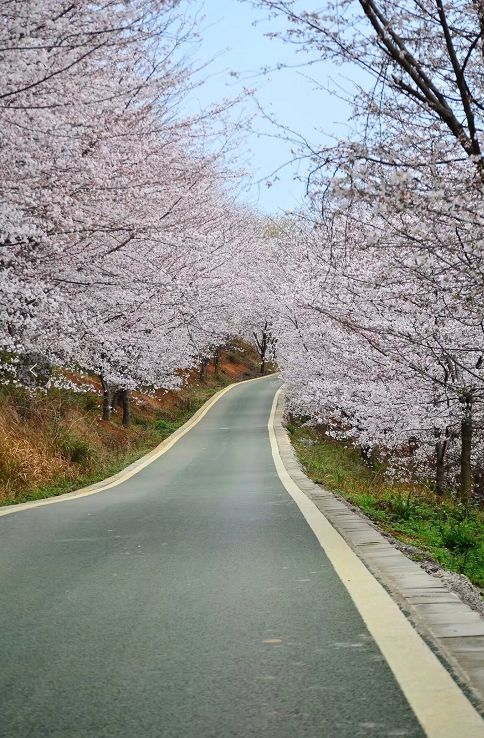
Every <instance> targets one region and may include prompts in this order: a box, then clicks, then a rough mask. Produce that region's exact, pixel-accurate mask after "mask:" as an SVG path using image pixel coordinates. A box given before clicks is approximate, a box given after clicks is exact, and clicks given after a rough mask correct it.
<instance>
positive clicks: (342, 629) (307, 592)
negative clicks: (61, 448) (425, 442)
mask: <svg viewBox="0 0 484 738" xmlns="http://www.w3.org/2000/svg"><path fill="white" fill-rule="evenodd" d="M278 386H279V382H278V380H276V379H272V378H270V379H267V380H264V381H261V382H252V383H247V384H242V385H239V386H237V387H235V388H234V389H232V390H231V391H230V392H228V393H227V394H226V395H224V396H223V397H222V398H221V399H220V400H219V401H218V402H217V403H216V404H215V405H214V407H213V408H212V409H211V410H210V411H209V412H208V414H207V415H206V416H205V417H204V418H203V419H202V420H201V422H200V423H199V424H198V425H196V426H195V427H194V428H193V429H192V430H191V431H190V432H189V433H188V434H187V435H185V436H184V437H183V438H182V439H181V440H180V441H179V442H178V443H177V444H176V445H175V446H174V447H173V448H171V449H170V450H169V451H168V452H167V453H166V454H165V455H163V456H161V457H160V458H159V459H158V460H157V461H155V462H153V463H152V464H150V465H149V466H147V467H145V468H144V469H143V470H142V471H140V472H139V473H138V474H136V475H135V476H133V477H132V478H131V479H129V480H128V481H126V482H124V483H122V484H121V485H119V486H117V487H115V488H113V489H110V490H107V491H105V492H100V493H99V494H95V495H92V496H89V497H84V498H80V499H76V500H71V501H67V502H59V503H58V504H52V505H47V506H45V507H39V508H33V509H30V510H25V511H19V512H17V513H14V514H11V515H6V516H5V517H2V518H0V564H1V569H0V598H1V608H0V639H1V640H0V644H1V645H0V651H1V658H0V703H1V705H0V735H1V736H7V737H8V738H16V737H18V736H22V738H23V737H24V736H25V737H27V736H35V737H36V736H55V737H56V738H57V737H59V738H60V737H61V736H62V737H64V736H65V737H71V736H73V737H75V736H93V737H95V738H98V737H101V736H123V737H124V736H126V738H137V737H138V736H139V737H141V738H144V737H145V736H146V737H151V736H156V737H158V736H159V737H160V738H161V737H162V738H231V737H232V736H236V737H237V738H248V737H249V736H255V737H256V738H268V737H269V736H270V738H302V737H303V736H304V737H307V738H340V737H341V738H350V737H351V738H357V737H358V738H360V737H363V736H364V737H371V738H379V737H380V736H405V737H410V736H411V737H412V738H416V737H417V736H423V732H422V729H421V728H420V726H419V724H418V722H417V720H416V718H415V716H414V714H413V713H412V711H411V709H410V707H409V705H408V703H407V701H406V699H405V697H404V695H403V694H402V692H401V691H400V688H399V686H398V685H397V683H396V681H395V679H394V677H393V676H392V673H391V671H390V669H389V667H388V665H387V664H386V662H385V661H384V659H383V657H382V656H381V654H380V651H379V649H378V647H377V645H376V644H375V642H374V641H373V640H372V638H371V636H370V635H369V633H368V631H367V629H366V627H365V624H364V623H363V621H362V619H361V617H360V615H359V614H358V612H357V610H356V609H355V607H354V605H353V603H352V601H351V599H350V597H349V595H348V594H347V592H346V590H345V588H344V587H343V585H342V583H341V582H340V580H339V579H338V577H337V575H336V574H335V572H334V570H333V568H332V566H331V564H330V562H329V561H328V559H327V558H326V556H325V554H324V552H323V550H322V549H321V547H320V545H319V543H318V542H317V540H316V538H315V536H314V534H313V532H312V531H311V529H310V528H309V527H308V525H307V523H306V522H305V520H304V518H303V517H302V515H301V513H300V511H299V509H298V507H297V506H296V504H295V503H294V502H293V500H292V499H291V498H290V497H289V495H288V494H287V492H286V490H285V489H284V487H283V486H282V484H281V482H280V481H279V478H278V476H277V473H276V470H275V467H274V463H273V459H272V455H271V449H270V444H269V437H268V431H267V422H268V418H269V413H270V408H271V404H272V400H273V397H274V393H275V391H276V389H277V388H278ZM442 738H445V736H443V737H442Z"/></svg>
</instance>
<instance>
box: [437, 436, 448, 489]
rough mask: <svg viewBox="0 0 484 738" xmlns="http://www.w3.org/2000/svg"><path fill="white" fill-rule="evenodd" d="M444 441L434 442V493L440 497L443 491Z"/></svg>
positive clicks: (445, 443) (445, 445)
mask: <svg viewBox="0 0 484 738" xmlns="http://www.w3.org/2000/svg"><path fill="white" fill-rule="evenodd" d="M446 448H447V442H446V441H437V443H436V444H435V493H436V494H437V495H438V496H439V497H442V496H443V495H444V492H445V451H446Z"/></svg>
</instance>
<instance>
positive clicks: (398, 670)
mask: <svg viewBox="0 0 484 738" xmlns="http://www.w3.org/2000/svg"><path fill="white" fill-rule="evenodd" d="M281 390H282V388H280V389H279V390H278V391H277V392H276V394H275V396H274V400H273V403H272V408H271V413H270V417H269V423H268V431H269V440H270V446H271V452H272V458H273V460H274V465H275V468H276V471H277V474H278V476H279V479H280V481H281V483H282V485H283V486H284V488H285V489H286V491H287V492H288V494H289V495H290V496H291V497H292V499H293V500H294V502H295V503H296V505H297V506H298V508H299V510H300V511H301V513H302V515H303V516H304V518H305V520H306V522H307V523H308V525H309V527H310V528H311V530H312V531H313V533H314V534H315V536H316V538H317V539H318V541H319V543H320V545H321V548H322V549H323V551H324V552H325V553H326V556H327V557H328V559H329V561H330V562H331V564H332V566H333V568H334V570H335V571H336V574H337V575H338V577H339V579H340V580H341V582H342V583H343V585H344V587H345V588H346V590H347V592H348V594H349V595H350V597H351V599H352V601H353V603H354V605H355V607H356V608H357V610H358V612H359V613H360V615H361V617H362V619H363V621H364V623H365V625H366V627H367V628H368V631H369V632H370V634H371V635H372V637H373V639H374V640H375V643H376V644H377V646H378V648H379V649H380V651H381V653H382V654H383V656H384V658H385V661H386V662H387V664H388V666H389V667H390V669H391V671H392V672H393V675H394V676H395V679H396V681H397V683H398V684H399V686H400V689H401V690H402V692H403V694H404V695H405V697H406V699H407V701H408V703H409V705H410V707H411V708H412V710H413V712H414V714H415V716H416V718H417V720H418V722H419V723H420V725H421V726H422V728H423V730H424V732H425V734H426V735H427V737H428V738H442V736H445V737H446V738H481V736H482V735H483V734H484V721H483V720H482V718H481V716H480V715H479V713H478V712H477V711H476V710H475V709H474V707H473V706H472V704H471V703H470V702H469V700H468V699H467V697H466V696H465V695H464V693H463V692H462V690H461V689H460V688H459V687H458V685H457V684H456V682H455V681H454V680H453V679H452V677H451V675H450V674H449V673H448V672H447V671H446V669H445V668H444V667H443V666H442V664H441V663H440V661H439V660H438V658H437V657H436V656H435V654H434V653H433V652H432V651H431V649H430V648H429V646H428V645H427V644H426V643H425V641H424V640H423V639H422V638H421V636H420V635H419V634H418V633H417V631H416V630H415V629H414V627H413V626H412V625H411V623H410V621H409V620H408V619H407V618H406V617H405V615H404V614H403V612H402V611H401V610H400V608H399V607H398V605H397V603H396V602H395V601H394V600H393V599H392V597H391V596H390V595H389V594H388V592H387V591H386V590H385V589H384V587H383V586H382V585H381V584H380V583H379V582H378V580H377V579H376V578H375V577H374V575H373V574H372V573H371V572H370V571H369V569H368V568H367V567H366V566H365V564H364V563H363V561H362V560H361V559H360V558H359V557H358V556H357V554H356V553H355V552H354V551H353V549H352V548H351V547H350V546H349V545H348V543H347V542H346V541H345V540H344V538H343V536H341V534H340V533H338V531H337V530H336V529H335V528H334V527H333V525H332V524H331V523H330V521H329V520H328V519H327V518H326V516H325V515H324V514H323V513H322V512H321V510H319V509H318V507H316V505H315V504H314V502H313V501H312V500H310V499H309V497H308V496H307V495H306V494H305V493H304V492H303V491H302V490H301V489H300V488H299V486H298V485H297V484H296V482H295V481H294V480H293V479H292V477H291V476H290V474H289V472H288V471H287V469H286V467H285V466H284V462H283V460H282V457H281V454H280V451H279V446H278V443H277V437H276V431H275V416H276V410H277V403H278V399H279V395H280V393H281Z"/></svg>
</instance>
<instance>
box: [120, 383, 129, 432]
mask: <svg viewBox="0 0 484 738" xmlns="http://www.w3.org/2000/svg"><path fill="white" fill-rule="evenodd" d="M119 399H120V401H121V407H122V408H123V425H124V426H127V425H129V423H130V420H131V412H130V407H129V391H128V390H127V389H122V390H120V391H119Z"/></svg>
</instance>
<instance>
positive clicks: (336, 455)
mask: <svg viewBox="0 0 484 738" xmlns="http://www.w3.org/2000/svg"><path fill="white" fill-rule="evenodd" d="M287 428H288V431H289V433H290V437H291V441H292V443H293V446H294V448H295V451H296V453H297V456H298V458H299V460H300V462H301V463H302V465H303V467H304V469H305V471H306V473H307V474H308V476H309V477H311V479H312V480H313V481H314V482H316V483H317V484H321V485H322V486H323V487H325V488H326V489H328V490H330V491H331V492H334V493H336V494H338V495H341V496H342V497H343V498H344V499H346V500H348V502H350V503H352V504H353V505H356V506H357V507H359V508H360V509H361V510H362V511H363V512H364V513H365V515H367V516H368V517H369V518H370V519H371V520H373V521H374V522H375V523H377V524H378V526H379V527H380V528H381V529H382V530H383V531H384V532H386V533H389V534H391V535H392V536H394V537H395V538H396V539H398V540H399V541H402V542H403V543H405V544H408V545H410V546H412V547H415V549H416V550H415V551H413V553H412V557H413V558H414V559H416V560H419V559H420V560H422V559H428V558H429V557H431V558H432V559H435V560H436V561H437V562H438V563H439V564H441V565H442V566H443V567H444V568H445V569H449V570H451V571H455V572H458V573H461V574H465V575H466V576H467V577H468V578H469V579H470V580H471V582H472V583H473V584H475V585H476V586H477V587H480V588H481V589H482V588H484V511H483V510H482V508H480V507H479V506H478V505H477V503H476V504H469V505H467V506H466V505H463V504H462V503H461V502H459V501H457V500H455V499H454V498H453V497H452V496H447V497H444V498H441V497H437V496H436V495H435V494H434V493H433V492H432V490H431V489H430V488H429V487H427V486H425V485H424V484H419V485H415V484H414V485H411V484H408V483H406V484H404V483H398V482H391V481H389V480H388V478H387V477H386V476H385V468H384V465H383V464H381V463H379V462H378V461H376V462H375V463H374V465H373V466H370V465H369V464H368V463H367V462H366V461H365V460H364V458H363V456H362V455H361V452H360V451H359V450H358V449H357V448H354V447H353V446H351V445H349V444H345V443H343V442H341V441H335V440H333V439H332V438H329V437H328V436H326V435H325V434H324V432H323V431H322V430H320V429H318V428H315V427H309V426H305V425H302V424H301V423H300V422H297V421H291V422H290V423H289V424H288V427H287Z"/></svg>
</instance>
